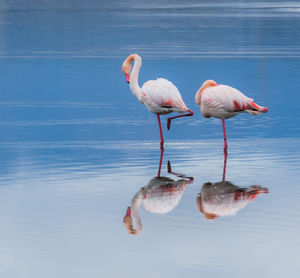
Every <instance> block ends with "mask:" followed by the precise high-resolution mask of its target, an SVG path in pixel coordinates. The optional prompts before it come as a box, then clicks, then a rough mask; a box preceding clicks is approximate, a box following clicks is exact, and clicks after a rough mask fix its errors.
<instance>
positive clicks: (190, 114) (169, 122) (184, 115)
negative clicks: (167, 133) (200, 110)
mask: <svg viewBox="0 0 300 278" xmlns="http://www.w3.org/2000/svg"><path fill="white" fill-rule="evenodd" d="M188 111H189V112H190V113H188V114H183V115H178V116H174V117H170V118H168V122H167V128H168V130H169V129H170V126H171V121H172V120H173V119H177V118H181V117H187V116H193V115H194V112H193V111H192V110H190V109H189V110H188Z"/></svg>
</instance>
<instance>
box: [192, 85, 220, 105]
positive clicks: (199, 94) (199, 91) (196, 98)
mask: <svg viewBox="0 0 300 278" xmlns="http://www.w3.org/2000/svg"><path fill="white" fill-rule="evenodd" d="M215 86H218V84H217V83H216V82H215V81H214V80H206V81H205V82H204V83H203V84H202V86H201V87H200V89H199V90H198V91H197V93H196V95H195V102H196V104H198V105H200V104H201V93H202V92H203V91H204V90H205V89H207V88H209V87H215Z"/></svg>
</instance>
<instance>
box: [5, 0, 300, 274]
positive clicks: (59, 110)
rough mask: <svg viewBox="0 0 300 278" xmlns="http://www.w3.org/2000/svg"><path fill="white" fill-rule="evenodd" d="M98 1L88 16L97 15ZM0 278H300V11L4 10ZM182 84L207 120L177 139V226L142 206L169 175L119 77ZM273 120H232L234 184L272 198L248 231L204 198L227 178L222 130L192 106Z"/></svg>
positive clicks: (211, 7) (179, 126) (181, 124)
mask: <svg viewBox="0 0 300 278" xmlns="http://www.w3.org/2000/svg"><path fill="white" fill-rule="evenodd" d="M83 2H84V3H83ZM0 12H1V13H0V129H1V136H0V154H1V156H0V166H1V167H0V173H1V176H0V223H1V228H0V277H6V278H7V277H13V278H14V277H18V278H19V277H22V278H23V277H30V278H33V277H51V278H52V277H72V278H74V277H120V276H122V277H141V276H142V277H145V278H146V277H183V276H186V277H199V276H205V277H216V276H221V277H241V276H243V277H253V276H255V277H264V278H266V277H272V278H274V277H283V276H288V277H298V273H299V271H300V268H299V264H298V254H299V251H300V248H299V247H300V240H299V230H300V222H299V216H300V215H299V210H300V206H299V202H298V199H299V194H300V191H299V181H300V180H299V170H300V163H299V162H300V160H299V155H300V148H299V147H300V144H299V143H300V139H299V138H300V128H299V111H300V110H299V99H300V97H299V89H298V88H299V85H300V81H299V72H300V71H299V69H300V48H299V43H300V32H299V24H300V3H298V2H297V1H294V2H286V1H263V2H260V1H213V2H211V1H184V2H182V1H170V0H165V1H30V2H27V1H26V3H25V2H24V1H0ZM131 53H138V54H140V55H141V56H142V58H143V67H142V69H141V74H140V84H142V83H143V82H145V81H147V80H149V79H155V78H157V77H165V78H167V79H169V80H171V81H172V82H173V83H174V84H175V85H176V86H177V87H178V88H179V90H180V92H181V94H182V96H183V99H184V101H185V102H186V104H187V105H188V106H189V107H190V108H191V109H192V110H194V112H195V115H194V117H193V118H183V119H178V120H177V121H174V122H173V123H172V128H171V130H170V131H167V130H166V120H165V117H163V129H164V134H165V139H166V144H165V156H164V161H163V168H162V175H164V176H169V177H170V178H173V179H177V178H176V177H174V176H172V175H168V174H167V169H166V163H167V160H170V161H171V164H172V167H173V170H174V171H177V172H182V173H185V174H187V175H189V176H193V177H194V183H192V184H191V185H189V186H188V188H187V189H186V190H185V192H184V194H183V196H182V198H181V201H180V203H179V204H178V206H177V207H176V208H174V210H172V211H171V212H170V213H168V214H164V215H156V214H151V213H150V212H148V211H146V210H144V209H143V208H142V207H141V218H142V222H143V226H144V228H143V231H142V233H141V235H139V236H137V237H133V236H131V235H129V234H128V233H127V231H126V230H125V229H124V227H123V223H122V220H123V216H124V214H125V211H126V208H127V206H128V205H130V202H131V199H132V198H133V196H134V195H135V194H136V192H138V191H139V190H140V189H141V187H143V186H146V185H147V184H148V182H149V181H150V179H151V178H152V177H154V176H155V175H156V173H157V166H158V162H159V156H160V153H159V131H158V127H157V123H156V117H155V115H153V114H151V113H150V112H149V111H147V109H146V108H145V107H144V106H143V105H142V104H140V103H139V102H138V101H137V99H136V98H135V97H134V96H133V95H132V93H131V92H130V90H129V87H128V84H127V83H126V82H125V78H124V76H123V74H122V72H121V65H122V62H123V60H124V59H125V58H126V57H127V56H128V55H129V54H131ZM206 79H214V80H216V81H217V82H218V83H222V84H228V85H231V86H234V87H236V88H238V89H240V90H241V91H242V92H244V93H245V94H246V95H248V96H250V97H252V98H254V99H255V101H256V102H257V103H259V104H261V105H264V106H267V107H268V108H269V112H268V113H267V114H264V115H260V116H257V117H252V116H250V115H248V114H245V115H239V116H237V117H235V118H233V119H230V120H229V121H227V123H226V124H227V135H228V141H229V157H228V168H227V180H229V181H231V182H233V183H234V184H235V185H238V186H242V187H247V186H250V185H254V184H256V185H262V186H264V187H267V188H268V189H269V194H265V195H260V196H258V197H257V199H256V200H255V201H254V202H253V203H252V204H249V205H248V206H247V207H246V208H244V209H243V210H241V211H239V212H238V213H237V215H236V216H230V217H229V216H228V217H223V218H219V219H217V220H215V221H207V220H205V219H204V218H203V216H202V215H201V214H200V213H199V212H198V210H197V207H196V202H195V200H196V197H197V196H198V193H199V192H200V190H201V187H202V185H203V184H204V183H205V182H208V181H209V182H218V181H220V180H221V177H222V170H223V154H222V144H223V139H222V127H221V122H220V121H219V120H217V119H204V118H203V117H202V116H201V114H200V111H199V109H198V107H197V106H196V104H195V103H194V95H195V93H196V91H197V90H198V88H199V87H200V86H201V84H202V82H203V81H204V80H206Z"/></svg>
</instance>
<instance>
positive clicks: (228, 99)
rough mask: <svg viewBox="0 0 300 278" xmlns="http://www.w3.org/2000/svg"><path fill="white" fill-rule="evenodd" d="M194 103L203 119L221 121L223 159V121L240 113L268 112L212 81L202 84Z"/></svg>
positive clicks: (251, 100)
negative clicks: (198, 107) (211, 118)
mask: <svg viewBox="0 0 300 278" xmlns="http://www.w3.org/2000/svg"><path fill="white" fill-rule="evenodd" d="M195 101H196V103H197V104H198V105H199V106H200V110H201V112H202V115H203V116H204V117H205V118H210V117H216V118H219V119H222V125H223V133H224V156H225V159H226V158H227V138H226V130H225V121H224V120H225V119H229V118H231V117H233V116H235V115H237V114H239V113H242V112H246V113H249V114H252V115H258V114H260V113H266V112H268V108H267V107H262V106H259V105H257V104H256V103H254V102H253V99H251V98H248V97H247V96H245V95H244V94H243V93H241V92H240V91H238V90H237V89H235V88H232V87H230V86H227V85H221V84H217V83H216V82H215V81H213V80H207V81H205V82H204V83H203V85H202V86H201V88H200V89H199V90H198V91H197V93H196V95H195Z"/></svg>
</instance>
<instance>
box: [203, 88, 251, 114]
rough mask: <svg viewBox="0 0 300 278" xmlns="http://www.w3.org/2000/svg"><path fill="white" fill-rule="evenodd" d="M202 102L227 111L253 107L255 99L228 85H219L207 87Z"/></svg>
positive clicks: (209, 106)
mask: <svg viewBox="0 0 300 278" xmlns="http://www.w3.org/2000/svg"><path fill="white" fill-rule="evenodd" d="M201 102H202V103H203V104H205V106H206V107H208V108H212V109H222V110H224V111H226V112H242V111H245V110H252V109H253V107H252V103H253V100H252V99H251V98H248V97H247V96H245V95H244V94H243V93H241V92H240V91H239V90H237V89H235V88H232V87H230V86H227V85H218V86H214V87H209V88H207V89H205V90H204V91H203V96H202V98H201Z"/></svg>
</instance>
